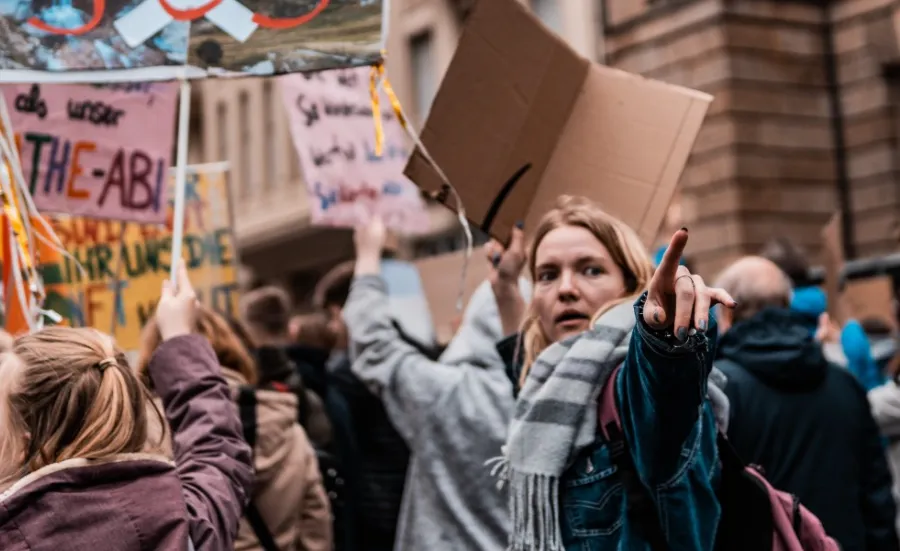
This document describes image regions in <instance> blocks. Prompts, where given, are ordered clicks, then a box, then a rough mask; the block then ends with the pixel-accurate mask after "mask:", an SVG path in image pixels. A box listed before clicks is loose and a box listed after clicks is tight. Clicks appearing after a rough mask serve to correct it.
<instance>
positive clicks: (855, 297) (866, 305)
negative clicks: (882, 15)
mask: <svg viewBox="0 0 900 551" xmlns="http://www.w3.org/2000/svg"><path fill="white" fill-rule="evenodd" d="M843 299H844V301H845V304H846V305H847V309H848V310H849V311H850V314H851V315H852V317H853V318H855V319H857V320H859V321H863V320H866V319H869V318H874V319H878V320H880V321H882V322H884V323H886V324H887V325H888V327H890V328H891V329H892V330H894V331H896V330H897V322H896V316H895V315H894V281H893V279H892V278H891V276H888V275H884V276H878V277H873V278H869V279H857V280H851V281H848V282H847V285H846V286H845V287H844V296H843Z"/></svg>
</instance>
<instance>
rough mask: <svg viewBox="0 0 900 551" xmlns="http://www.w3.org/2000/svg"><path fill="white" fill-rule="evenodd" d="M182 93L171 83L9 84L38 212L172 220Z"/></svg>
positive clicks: (8, 93)
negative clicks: (174, 155)
mask: <svg viewBox="0 0 900 551" xmlns="http://www.w3.org/2000/svg"><path fill="white" fill-rule="evenodd" d="M177 92H178V87H177V85H176V84H175V83H170V82H156V83H146V84H144V83H128V84H103V85H81V84H10V85H5V86H3V94H4V95H5V97H6V104H7V107H8V108H9V114H10V117H11V118H12V125H13V132H14V133H15V137H16V146H17V147H18V149H19V153H20V158H21V159H22V170H23V172H24V176H25V181H26V182H27V183H28V186H29V189H30V190H31V196H32V197H33V198H34V202H35V204H36V205H37V207H38V210H40V211H42V212H47V213H62V214H74V215H78V216H86V217H90V218H107V219H113V220H127V221H130V222H139V223H145V224H150V223H153V224H161V223H163V222H165V219H166V213H167V212H168V205H167V202H166V199H167V197H168V195H167V193H168V192H167V188H168V186H167V183H168V172H169V166H170V164H171V160H172V159H171V157H172V150H173V144H174V139H175V103H176V98H177Z"/></svg>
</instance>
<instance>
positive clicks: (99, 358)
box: [0, 266, 253, 551]
mask: <svg viewBox="0 0 900 551" xmlns="http://www.w3.org/2000/svg"><path fill="white" fill-rule="evenodd" d="M196 312H197V299H196V296H195V294H194V290H193V289H192V288H191V284H190V281H189V280H188V278H187V275H186V272H185V270H184V267H183V266H182V267H181V268H180V270H179V278H178V284H177V287H173V286H172V285H169V284H168V282H167V285H165V286H164V287H163V292H162V297H161V298H160V301H159V305H158V306H157V311H156V320H157V322H158V324H159V329H160V333H161V335H162V339H163V341H164V342H163V343H162V345H161V346H160V347H159V349H158V350H157V352H156V354H155V356H154V357H153V360H152V361H151V363H150V375H151V377H152V379H153V384H154V388H155V389H156V392H157V393H158V394H159V396H160V397H161V399H162V403H163V405H164V409H165V419H166V421H167V422H168V425H169V426H170V427H171V430H172V432H173V444H174V458H175V460H174V462H172V461H169V460H168V459H166V458H165V457H163V456H160V455H154V454H149V453H146V449H147V447H148V438H147V435H148V422H149V419H150V417H152V416H161V415H162V413H161V412H160V411H159V410H158V409H157V408H156V407H155V406H153V404H152V400H151V396H150V394H149V392H148V390H147V389H146V387H145V386H144V385H143V384H142V383H141V382H140V381H139V380H138V378H137V376H136V375H135V374H134V372H133V371H132V369H131V368H130V367H129V365H128V363H127V361H126V359H125V356H124V355H123V354H122V352H121V351H120V350H117V349H116V347H115V345H114V343H113V340H112V338H111V337H109V336H107V335H105V334H103V333H101V332H99V331H97V330H95V329H89V328H84V329H72V328H49V329H44V330H42V331H39V332H36V333H33V334H30V335H24V336H21V337H19V338H18V339H16V341H15V343H14V345H13V348H12V351H11V352H7V353H4V354H2V355H0V492H2V493H0V549H3V550H4V551H60V550H66V551H124V550H128V551H169V550H173V551H175V550H188V549H191V550H197V551H226V550H231V549H234V539H235V534H236V533H237V529H238V522H239V521H240V519H241V516H242V514H243V511H244V506H245V505H246V502H247V496H248V495H249V494H250V491H251V484H252V478H253V468H252V465H251V453H250V448H249V447H248V446H247V444H246V443H244V441H243V438H242V432H241V425H240V421H239V419H238V416H237V412H236V410H235V408H234V405H233V403H232V402H231V396H230V393H229V390H228V385H227V384H226V382H225V380H224V379H223V377H222V371H221V368H220V367H219V362H218V361H217V360H216V356H215V354H214V353H213V351H212V349H211V348H210V346H209V344H208V343H207V342H206V340H205V339H203V338H202V337H200V336H198V335H194V334H192V333H193V332H194V328H195V323H196ZM156 444H161V442H157V443H156Z"/></svg>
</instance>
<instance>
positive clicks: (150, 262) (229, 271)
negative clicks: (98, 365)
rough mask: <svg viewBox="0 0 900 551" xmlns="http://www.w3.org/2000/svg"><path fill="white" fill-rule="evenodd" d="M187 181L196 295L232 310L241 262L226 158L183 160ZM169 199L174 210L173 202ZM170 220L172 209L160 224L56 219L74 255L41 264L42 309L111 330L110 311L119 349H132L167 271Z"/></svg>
mask: <svg viewBox="0 0 900 551" xmlns="http://www.w3.org/2000/svg"><path fill="white" fill-rule="evenodd" d="M186 184H187V185H186V203H185V208H186V212H185V231H184V239H183V241H182V242H183V251H184V254H183V258H184V259H185V262H186V264H187V268H188V273H189V275H190V278H191V282H192V283H193V284H194V287H195V289H196V290H197V296H198V298H199V299H200V301H201V302H203V303H204V304H206V305H207V306H209V307H211V308H213V309H215V310H217V311H219V312H221V313H223V314H226V315H234V314H235V313H236V312H237V299H238V286H237V279H236V278H237V269H236V266H237V264H238V263H237V259H236V253H237V251H236V245H235V242H234V234H233V231H232V223H231V213H230V203H229V200H228V190H227V185H228V184H227V178H226V173H225V170H224V165H210V166H204V165H200V166H198V167H188V175H187V182H186ZM169 206H170V210H171V202H170V205H169ZM171 221H172V216H171V213H170V215H169V219H168V223H167V225H166V226H165V227H157V226H147V225H143V226H141V225H137V224H123V223H119V222H113V221H109V220H94V219H89V218H76V217H59V218H55V219H53V220H52V224H53V228H54V230H55V231H56V233H57V235H58V236H59V238H60V240H61V241H62V242H63V245H64V246H65V249H66V250H67V251H68V253H69V254H70V255H71V258H69V257H63V258H59V259H58V261H57V262H54V263H44V264H43V265H42V266H41V272H42V275H43V279H44V282H45V284H46V286H47V289H48V291H49V292H48V298H47V301H46V304H45V306H46V308H48V309H53V310H55V311H56V312H58V313H59V314H61V315H62V316H63V317H65V318H66V322H67V323H68V324H70V325H73V326H90V327H96V328H97V329H99V330H101V331H104V332H108V331H110V328H111V326H112V325H113V317H114V316H115V327H116V330H115V337H116V340H117V342H118V343H119V345H120V346H121V347H122V348H123V349H126V350H135V349H137V348H138V345H139V341H140V331H141V327H143V325H144V323H145V322H146V321H147V320H148V319H149V317H150V316H151V315H152V314H153V311H154V308H155V305H156V301H157V300H158V299H159V295H160V290H161V288H162V282H163V281H164V280H165V279H167V278H168V275H169V269H170V267H171V263H172V258H171V247H172V233H171V231H172V227H171ZM123 227H124V232H125V233H124V235H123V234H122V229H123ZM75 260H77V261H78V262H80V263H81V265H82V266H83V268H84V274H82V273H81V271H80V270H79V268H78V266H77V264H76V263H75ZM117 272H118V274H117ZM117 289H118V290H119V292H118V293H117Z"/></svg>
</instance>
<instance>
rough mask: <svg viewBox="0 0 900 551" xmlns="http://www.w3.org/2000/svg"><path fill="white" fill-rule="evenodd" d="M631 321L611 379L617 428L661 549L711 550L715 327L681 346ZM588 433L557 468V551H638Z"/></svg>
mask: <svg viewBox="0 0 900 551" xmlns="http://www.w3.org/2000/svg"><path fill="white" fill-rule="evenodd" d="M643 301H644V298H643V297H642V299H641V300H640V301H639V302H638V304H637V305H636V306H635V315H636V316H637V318H638V319H637V324H636V326H635V330H634V331H633V333H632V340H631V345H630V347H629V351H628V356H627V358H626V360H625V364H624V365H623V368H622V369H621V370H620V371H619V376H618V378H617V380H616V381H615V384H616V396H617V402H618V406H619V413H620V416H621V420H622V429H623V432H624V435H625V440H626V443H627V446H628V449H629V452H630V454H631V456H632V458H633V460H634V464H635V467H636V470H637V473H638V476H639V478H640V480H641V482H642V483H643V484H644V486H645V487H646V488H648V489H649V493H650V495H651V497H652V499H653V501H654V503H655V504H656V508H657V512H658V516H659V522H660V526H661V528H662V531H663V534H664V535H665V539H666V541H667V543H668V548H669V549H670V550H671V551H711V550H712V549H713V547H714V545H715V539H716V527H717V525H718V521H719V516H720V506H719V502H718V499H717V498H716V494H715V488H716V486H717V482H718V477H719V461H718V450H717V447H716V423H715V418H714V416H713V411H712V407H711V405H710V402H709V400H708V399H707V377H708V376H709V373H710V370H711V368H712V360H713V352H714V347H715V335H716V331H717V329H716V325H715V321H714V320H712V319H711V320H710V322H711V327H710V328H709V330H708V332H707V333H706V334H700V333H698V334H696V335H692V336H690V337H688V340H687V342H686V343H684V344H683V345H679V344H678V343H677V342H676V341H674V340H673V339H671V338H664V337H662V336H661V335H660V334H658V333H656V332H654V331H652V330H651V329H650V328H648V327H647V326H646V325H644V324H643V320H642V316H641V315H640V314H639V312H640V308H641V306H642V304H643ZM616 470H617V469H616V466H615V465H614V464H613V462H612V460H611V458H610V455H609V451H608V449H607V446H606V444H605V443H604V442H603V441H602V440H601V438H600V437H599V436H598V440H597V442H596V444H595V445H594V446H593V447H592V448H590V449H588V450H586V451H585V452H584V453H583V454H582V455H581V457H579V458H578V459H577V460H576V461H575V462H574V463H573V464H572V465H571V466H570V467H569V468H568V470H567V471H566V472H565V473H564V474H563V478H562V481H561V487H560V498H559V499H560V505H561V507H560V511H561V519H560V523H561V528H562V533H563V542H564V545H565V549H566V551H576V550H578V551H619V550H621V551H625V550H627V551H643V550H649V549H650V547H649V545H648V544H647V542H646V541H644V540H643V539H642V537H641V534H639V533H637V530H634V529H632V528H631V526H630V523H629V519H628V518H627V517H626V513H625V511H626V502H625V492H624V489H623V487H622V484H621V481H620V480H619V477H618V476H617V473H616Z"/></svg>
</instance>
